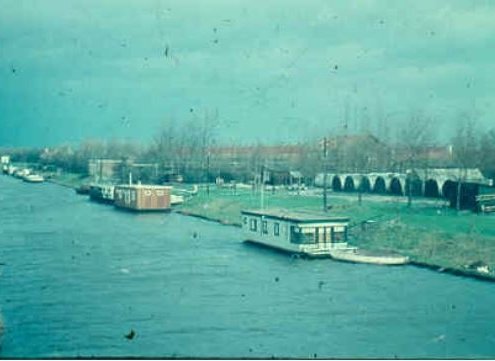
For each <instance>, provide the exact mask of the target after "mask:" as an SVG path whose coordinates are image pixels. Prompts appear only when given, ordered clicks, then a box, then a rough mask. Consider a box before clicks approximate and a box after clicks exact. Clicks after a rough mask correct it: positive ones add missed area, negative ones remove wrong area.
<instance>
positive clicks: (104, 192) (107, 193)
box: [89, 184, 115, 203]
mask: <svg viewBox="0 0 495 361" xmlns="http://www.w3.org/2000/svg"><path fill="white" fill-rule="evenodd" d="M114 189H115V186H113V185H108V184H91V185H90V186H89V198H90V199H91V200H92V201H96V202H101V203H113V202H114V199H115V192H114Z"/></svg>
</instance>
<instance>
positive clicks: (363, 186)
mask: <svg viewBox="0 0 495 361" xmlns="http://www.w3.org/2000/svg"><path fill="white" fill-rule="evenodd" d="M359 190H360V191H361V192H368V193H369V192H371V183H370V180H369V178H368V177H363V178H361V183H360V184H359Z"/></svg>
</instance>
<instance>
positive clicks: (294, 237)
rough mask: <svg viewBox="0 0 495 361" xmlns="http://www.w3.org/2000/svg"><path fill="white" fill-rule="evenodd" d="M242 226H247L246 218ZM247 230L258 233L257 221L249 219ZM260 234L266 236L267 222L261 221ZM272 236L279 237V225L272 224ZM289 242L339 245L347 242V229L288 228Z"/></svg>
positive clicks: (276, 223) (277, 223)
mask: <svg viewBox="0 0 495 361" xmlns="http://www.w3.org/2000/svg"><path fill="white" fill-rule="evenodd" d="M243 221H244V225H247V222H248V218H247V217H244V220H243ZM249 230H250V231H252V232H257V231H258V220H257V219H255V218H251V219H249ZM261 233H262V234H266V235H268V222H267V221H263V220H262V221H261ZM273 235H274V236H277V237H278V236H279V235H280V223H279V222H273ZM290 241H291V243H297V244H314V243H327V242H333V243H340V242H347V227H342V226H340V227H311V228H309V227H305V228H301V227H297V226H291V227H290Z"/></svg>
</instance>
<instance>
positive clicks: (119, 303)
mask: <svg viewBox="0 0 495 361" xmlns="http://www.w3.org/2000/svg"><path fill="white" fill-rule="evenodd" d="M0 189H1V191H0V193H1V195H2V196H1V198H2V200H1V205H0V219H1V222H2V223H1V229H0V241H1V248H0V263H4V265H2V266H0V272H2V273H1V275H0V290H1V292H0V307H1V310H2V313H3V317H4V320H5V324H6V325H5V326H6V329H5V335H4V337H3V347H2V350H1V355H2V356H3V357H27V356H31V357H56V356H67V357H71V356H93V355H95V356H142V357H144V356H162V357H167V356H177V357H181V356H182V357H186V356H192V357H271V356H275V357H303V358H308V357H311V358H313V357H326V358H328V357H340V358H342V357H395V356H396V357H414V358H424V357H436V358H438V357H468V358H469V357H494V356H495V336H494V335H495V323H493V319H495V307H494V306H495V304H494V301H493V292H494V285H493V284H489V283H483V282H479V281H476V280H470V279H463V278H459V277H454V276H450V275H445V274H438V273H434V272H430V271H427V270H422V269H417V268H414V267H409V266H408V267H396V268H385V267H378V266H369V265H352V264H345V263H337V262H332V261H330V260H304V259H294V258H291V257H288V256H287V255H285V254H280V253H277V252H271V251H269V250H267V249H264V248H259V247H254V246H251V245H246V244H244V243H242V242H241V236H240V232H239V229H237V228H232V227H225V226H220V225H218V224H215V223H210V222H205V221H202V220H198V219H195V218H190V217H184V216H181V215H178V214H174V213H171V214H159V213H153V214H133V213H129V212H118V211H116V210H114V209H113V207H111V206H106V205H100V204H95V203H91V202H89V201H88V200H87V199H86V198H85V197H81V196H76V195H75V194H74V192H73V191H72V190H70V189H65V188H61V187H58V186H55V185H52V184H48V183H46V184H37V185H31V184H26V183H23V182H19V181H18V180H16V179H13V178H8V177H4V176H0ZM131 330H134V332H135V335H134V337H133V338H132V339H129V338H126V337H125V336H126V335H129V334H130V331H131Z"/></svg>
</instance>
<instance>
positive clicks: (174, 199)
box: [170, 194, 184, 206]
mask: <svg viewBox="0 0 495 361" xmlns="http://www.w3.org/2000/svg"><path fill="white" fill-rule="evenodd" d="M182 203H184V197H183V196H177V195H175V194H171V195H170V205H171V206H178V205H179V204H182Z"/></svg>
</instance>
